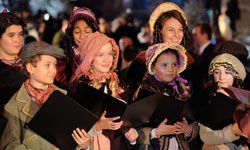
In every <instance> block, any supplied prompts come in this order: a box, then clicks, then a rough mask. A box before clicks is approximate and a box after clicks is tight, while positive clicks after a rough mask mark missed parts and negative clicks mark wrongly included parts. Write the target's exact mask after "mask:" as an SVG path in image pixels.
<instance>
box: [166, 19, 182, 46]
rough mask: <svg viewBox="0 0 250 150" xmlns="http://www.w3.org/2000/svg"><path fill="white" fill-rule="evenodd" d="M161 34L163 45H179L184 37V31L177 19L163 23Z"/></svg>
mask: <svg viewBox="0 0 250 150" xmlns="http://www.w3.org/2000/svg"><path fill="white" fill-rule="evenodd" d="M161 34H162V39H163V42H164V43H166V42H168V43H174V44H180V43H181V41H182V39H183V37H184V29H183V26H182V24H181V23H180V22H179V21H178V20H177V19H175V18H170V19H168V20H167V21H165V23H164V25H163V28H162V30H161Z"/></svg>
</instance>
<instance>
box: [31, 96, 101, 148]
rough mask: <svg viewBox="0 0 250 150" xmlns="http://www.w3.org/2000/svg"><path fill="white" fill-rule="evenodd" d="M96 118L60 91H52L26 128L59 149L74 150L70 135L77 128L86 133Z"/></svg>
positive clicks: (74, 144)
mask: <svg viewBox="0 0 250 150" xmlns="http://www.w3.org/2000/svg"><path fill="white" fill-rule="evenodd" d="M98 120H99V119H98V117H97V116H96V115H94V114H93V113H91V112H90V111H89V110H87V109H86V108H84V107H82V106H81V105H79V104H78V103H77V102H75V101H74V100H73V99H71V98H70V97H68V96H66V95H64V94H63V93H61V92H60V91H54V92H53V93H52V94H51V96H50V97H49V98H48V100H47V101H46V102H45V103H44V104H43V105H42V107H41V108H40V109H39V111H38V112H37V113H36V114H35V116H34V117H33V118H32V120H31V121H30V122H29V123H28V127H29V128H30V129H31V130H33V131H34V132H36V133H37V134H38V135H40V136H41V137H43V138H44V139H46V140H47V141H49V142H50V143H52V144H54V145H55V146H57V147H58V148H60V149H63V150H64V149H65V150H69V149H75V147H76V146H77V144H76V143H75V141H74V140H73V138H72V136H71V133H72V132H73V130H74V129H76V128H77V127H78V128H80V129H84V130H85V131H86V132H88V131H89V130H90V129H91V128H92V126H93V125H94V124H95V123H96V121H98Z"/></svg>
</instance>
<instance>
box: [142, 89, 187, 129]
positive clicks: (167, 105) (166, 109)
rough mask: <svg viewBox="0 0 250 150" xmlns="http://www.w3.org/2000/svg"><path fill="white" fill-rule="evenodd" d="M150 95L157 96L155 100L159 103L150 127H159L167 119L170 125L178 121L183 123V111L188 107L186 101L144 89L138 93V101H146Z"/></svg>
mask: <svg viewBox="0 0 250 150" xmlns="http://www.w3.org/2000/svg"><path fill="white" fill-rule="evenodd" d="M150 95H157V97H156V98H154V99H153V100H156V101H158V102H157V104H158V105H157V106H156V108H155V111H154V113H153V114H152V116H151V117H150V121H149V123H148V125H150V126H152V127H157V126H158V125H159V124H160V123H161V122H162V121H163V120H164V119H166V118H167V119H168V124H174V123H176V122H177V121H181V118H182V117H183V116H182V115H183V114H182V113H183V109H184V107H185V105H186V102H185V101H183V100H180V99H176V98H173V97H170V96H166V95H162V94H155V93H154V92H151V91H148V90H143V89H141V90H140V92H139V93H138V99H145V97H148V96H150ZM139 101H140V100H139Z"/></svg>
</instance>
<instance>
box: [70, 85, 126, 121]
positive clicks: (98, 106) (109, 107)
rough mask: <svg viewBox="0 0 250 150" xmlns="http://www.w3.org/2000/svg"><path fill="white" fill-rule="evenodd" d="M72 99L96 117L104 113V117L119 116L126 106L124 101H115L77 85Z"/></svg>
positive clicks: (100, 92)
mask: <svg viewBox="0 0 250 150" xmlns="http://www.w3.org/2000/svg"><path fill="white" fill-rule="evenodd" d="M73 98H74V99H75V100H76V101H77V102H78V103H79V104H81V105H82V106H83V107H85V108H87V109H88V110H90V111H91V112H93V113H94V114H96V115H97V116H99V117H100V116H101V114H102V113H103V112H104V111H106V117H115V116H121V114H123V112H124V110H125V108H126V106H127V104H126V102H125V101H124V100H120V99H116V98H114V97H112V96H110V95H108V94H105V93H104V92H102V91H100V90H98V89H95V88H93V87H90V86H88V85H86V84H83V83H79V84H78V86H77V90H76V92H75V94H74V96H73Z"/></svg>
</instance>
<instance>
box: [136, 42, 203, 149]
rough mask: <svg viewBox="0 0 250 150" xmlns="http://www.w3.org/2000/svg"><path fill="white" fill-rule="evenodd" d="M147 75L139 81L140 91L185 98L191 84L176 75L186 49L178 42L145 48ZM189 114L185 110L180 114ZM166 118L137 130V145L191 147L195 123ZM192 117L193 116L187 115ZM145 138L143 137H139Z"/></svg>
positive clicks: (181, 64)
mask: <svg viewBox="0 0 250 150" xmlns="http://www.w3.org/2000/svg"><path fill="white" fill-rule="evenodd" d="M146 60H147V74H146V75H145V77H144V79H143V81H142V83H141V84H140V87H139V90H138V93H141V92H140V91H141V90H143V91H145V90H148V91H151V92H153V93H161V94H163V95H167V96H170V97H174V98H177V99H181V100H184V101H186V100H187V99H188V98H189V97H190V96H191V91H190V85H189V83H188V81H187V80H185V79H183V78H182V77H181V76H180V75H179V74H180V73H181V72H182V71H184V70H185V69H186V66H187V56H186V50H185V49H184V47H182V46H181V45H177V44H169V43H160V44H155V45H153V46H151V47H149V48H148V50H147V51H146ZM187 114H189V112H187V111H186V110H185V109H184V111H183V115H184V116H186V115H187ZM167 119H168V118H166V119H165V120H163V121H162V123H160V124H159V125H158V127H156V128H153V127H152V126H148V127H144V128H142V129H139V131H140V137H139V141H140V143H139V144H140V148H141V149H152V150H160V149H164V150H167V149H169V150H179V149H185V150H187V149H190V148H189V145H188V142H190V141H192V140H193V139H194V138H195V137H196V136H197V134H198V124H197V123H195V122H193V120H192V122H191V124H189V122H188V119H186V118H185V117H183V118H182V120H181V121H178V122H176V123H174V124H173V125H170V124H169V123H168V121H167ZM189 119H192V118H189ZM142 137H144V138H142Z"/></svg>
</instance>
